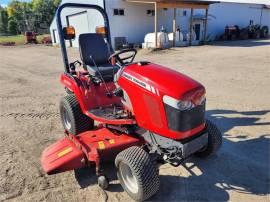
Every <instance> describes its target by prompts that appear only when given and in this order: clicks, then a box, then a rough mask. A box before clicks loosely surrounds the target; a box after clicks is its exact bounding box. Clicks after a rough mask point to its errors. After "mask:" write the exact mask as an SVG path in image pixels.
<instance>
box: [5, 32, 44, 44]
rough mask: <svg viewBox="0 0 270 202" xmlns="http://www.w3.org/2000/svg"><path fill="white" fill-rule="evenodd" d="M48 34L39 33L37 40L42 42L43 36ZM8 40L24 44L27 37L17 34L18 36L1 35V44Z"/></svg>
mask: <svg viewBox="0 0 270 202" xmlns="http://www.w3.org/2000/svg"><path fill="white" fill-rule="evenodd" d="M45 36H48V34H44V35H38V36H37V41H38V43H41V40H42V39H43V37H45ZM7 42H15V44H16V45H23V44H25V39H24V36H23V35H16V36H0V44H1V43H7Z"/></svg>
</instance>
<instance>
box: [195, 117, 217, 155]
mask: <svg viewBox="0 0 270 202" xmlns="http://www.w3.org/2000/svg"><path fill="white" fill-rule="evenodd" d="M206 129H207V132H208V144H207V146H205V147H204V148H203V149H202V150H200V151H198V152H196V153H195V155H196V156H198V157H202V158H205V157H208V156H210V155H212V154H215V153H216V152H217V151H218V150H219V149H220V147H221V145H222V134H221V132H220V130H219V129H218V128H217V126H216V125H215V124H214V123H212V122H211V121H209V120H206Z"/></svg>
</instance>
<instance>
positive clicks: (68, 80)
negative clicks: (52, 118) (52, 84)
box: [60, 73, 87, 112]
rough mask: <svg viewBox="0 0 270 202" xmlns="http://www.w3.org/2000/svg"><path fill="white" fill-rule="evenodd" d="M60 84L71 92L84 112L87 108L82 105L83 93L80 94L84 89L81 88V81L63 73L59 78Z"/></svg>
mask: <svg viewBox="0 0 270 202" xmlns="http://www.w3.org/2000/svg"><path fill="white" fill-rule="evenodd" d="M60 82H61V83H62V84H63V85H64V86H65V87H66V88H67V89H68V90H70V91H72V92H73V93H74V94H75V96H76V98H77V100H78V102H79V104H80V107H81V109H82V111H83V112H84V111H86V110H87V107H86V106H85V104H84V103H85V102H84V100H83V92H82V91H83V89H84V87H83V86H82V84H81V81H80V80H79V79H78V80H76V79H75V78H74V77H72V76H71V75H69V74H67V73H63V74H61V76H60Z"/></svg>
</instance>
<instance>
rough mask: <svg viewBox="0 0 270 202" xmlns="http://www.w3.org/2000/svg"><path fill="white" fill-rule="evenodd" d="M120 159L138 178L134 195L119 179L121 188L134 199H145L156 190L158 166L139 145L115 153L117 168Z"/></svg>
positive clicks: (157, 185) (157, 186)
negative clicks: (136, 190)
mask: <svg viewBox="0 0 270 202" xmlns="http://www.w3.org/2000/svg"><path fill="white" fill-rule="evenodd" d="M121 161H123V162H124V163H126V164H128V165H129V166H130V168H131V170H132V171H133V172H134V175H135V176H136V177H137V179H138V186H139V191H138V193H137V194H136V195H135V194H132V193H130V192H129V191H128V190H127V189H126V188H125V186H123V184H122V182H121V180H120V179H119V180H120V182H121V184H122V186H123V188H124V189H125V190H126V191H127V192H128V194H129V195H130V196H131V197H132V198H133V199H134V200H136V201H144V200H147V199H149V198H150V197H151V196H153V195H154V194H155V193H156V192H157V191H158V189H159V185H160V181H159V174H158V168H157V165H156V163H155V162H154V161H153V160H151V158H150V156H149V154H148V153H146V152H145V151H144V150H143V149H141V148H139V147H136V146H133V147H130V148H128V149H126V150H124V151H122V152H120V153H119V154H118V155H117V157H116V159H115V165H116V167H117V168H118V166H119V164H120V162H121ZM118 176H119V175H118ZM118 178H119V177H118Z"/></svg>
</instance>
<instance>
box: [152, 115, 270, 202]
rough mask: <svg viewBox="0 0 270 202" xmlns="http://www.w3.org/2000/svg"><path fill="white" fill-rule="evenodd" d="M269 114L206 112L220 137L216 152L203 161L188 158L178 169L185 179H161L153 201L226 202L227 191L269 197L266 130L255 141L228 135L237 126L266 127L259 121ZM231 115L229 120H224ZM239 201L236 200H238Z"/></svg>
mask: <svg viewBox="0 0 270 202" xmlns="http://www.w3.org/2000/svg"><path fill="white" fill-rule="evenodd" d="M267 113H270V111H249V112H238V111H232V110H210V111H207V118H208V119H210V120H212V121H213V122H214V123H216V124H217V125H218V127H219V128H220V130H221V131H222V133H223V134H224V138H223V146H222V148H221V150H220V151H219V153H218V154H217V155H215V156H212V157H210V158H207V159H199V158H196V157H192V158H190V159H188V160H187V161H186V162H185V163H184V164H183V165H182V166H183V168H184V169H185V172H187V173H188V177H178V176H173V173H172V175H163V176H161V188H160V191H159V192H158V194H157V195H155V196H154V197H153V198H152V199H151V200H154V201H230V200H231V199H230V195H229V192H230V191H234V192H239V193H245V194H253V195H267V194H270V173H269V170H270V153H269V151H270V131H266V133H267V132H269V133H268V134H262V135H261V136H260V137H259V138H255V139H247V138H248V136H247V135H243V134H241V135H233V136H231V135H228V134H226V133H227V132H228V131H229V130H230V129H232V128H234V127H238V126H261V125H269V124H270V123H269V122H264V123H263V122H259V123H258V121H260V120H261V118H260V116H262V115H265V114H267ZM230 115H233V117H230V118H229V117H228V116H230ZM239 200H240V199H239Z"/></svg>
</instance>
